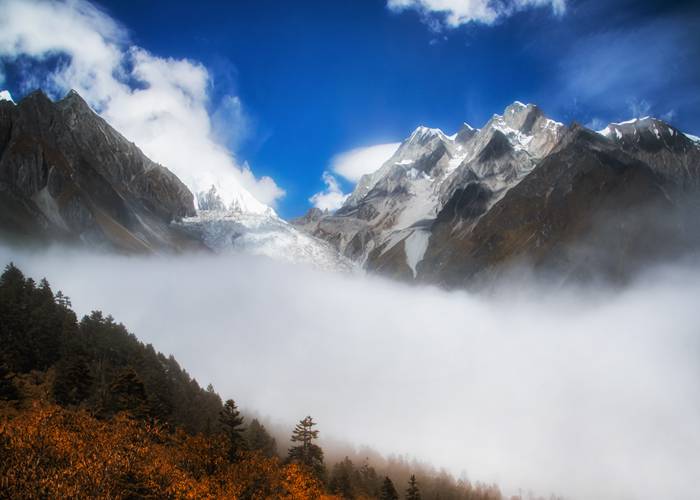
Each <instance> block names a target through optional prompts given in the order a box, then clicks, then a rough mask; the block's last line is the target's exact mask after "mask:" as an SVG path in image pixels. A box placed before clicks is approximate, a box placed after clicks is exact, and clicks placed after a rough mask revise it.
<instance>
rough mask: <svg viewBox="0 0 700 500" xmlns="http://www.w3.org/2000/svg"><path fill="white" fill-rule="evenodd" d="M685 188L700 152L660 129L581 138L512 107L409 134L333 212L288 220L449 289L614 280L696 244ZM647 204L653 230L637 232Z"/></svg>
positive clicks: (367, 258) (630, 127) (653, 125)
mask: <svg viewBox="0 0 700 500" xmlns="http://www.w3.org/2000/svg"><path fill="white" fill-rule="evenodd" d="M698 182H700V146H699V145H698V143H697V142H696V141H694V140H692V138H689V137H688V136H686V135H685V134H683V133H681V132H680V131H679V130H677V129H675V128H674V127H672V126H670V125H668V124H666V123H664V122H662V121H660V120H656V119H653V118H644V119H639V120H632V121H629V122H623V123H619V124H610V125H609V126H608V127H606V128H605V129H604V130H602V131H599V132H594V131H592V130H588V129H586V128H585V127H582V126H580V125H578V124H572V125H571V126H568V127H567V126H565V125H563V124H562V123H559V122H556V121H554V120H551V119H549V118H547V117H546V116H545V115H544V113H543V112H542V110H541V109H540V108H539V107H537V106H536V105H533V104H527V105H526V104H523V103H520V102H515V103H513V104H512V105H510V106H508V107H507V108H506V109H505V111H504V113H503V114H502V115H494V116H493V117H492V118H491V119H490V120H489V121H488V122H487V123H486V124H485V125H484V126H483V127H482V128H480V129H477V128H474V127H471V126H470V125H467V124H465V125H463V126H462V128H461V129H460V130H459V131H458V132H457V133H456V134H454V135H452V136H448V135H446V134H445V133H443V132H442V131H440V130H439V129H430V128H427V127H419V128H417V129H416V130H415V131H414V132H413V133H412V134H411V135H410V136H409V137H408V138H407V139H406V140H405V141H404V142H403V143H402V144H401V146H400V147H399V149H398V150H397V151H396V153H395V154H394V155H393V156H392V157H391V158H390V159H389V160H387V161H386V162H385V163H384V164H383V165H382V166H381V168H379V169H378V170H377V171H376V172H374V173H372V174H370V175H367V176H364V177H363V178H362V179H361V180H360V182H359V183H358V184H357V186H356V188H355V190H354V191H353V193H352V194H351V195H350V196H349V197H348V199H347V200H346V202H345V204H344V205H343V206H342V207H341V208H340V209H339V210H338V211H337V212H336V213H335V214H322V213H319V212H318V211H313V212H309V213H308V214H307V215H306V216H305V217H303V218H299V219H296V220H295V221H293V222H294V223H295V224H297V225H298V226H299V227H301V228H303V229H304V230H306V231H308V232H309V233H310V234H313V235H315V236H318V237H321V238H324V239H326V240H327V241H329V242H331V243H332V244H334V245H335V246H336V248H338V250H339V251H340V252H342V253H344V254H345V255H346V256H348V257H349V258H352V259H354V260H356V261H358V262H360V263H362V265H363V266H364V267H365V268H366V269H368V270H372V271H376V272H380V273H383V274H386V275H389V276H392V277H396V278H400V279H405V280H409V281H413V280H418V281H427V282H432V283H440V284H445V285H450V286H452V285H454V286H462V285H465V284H467V283H469V282H473V281H478V280H480V279H481V278H484V279H486V277H487V276H494V275H497V274H498V273H499V272H502V270H503V269H504V268H507V267H509V266H512V265H514V264H515V263H523V262H527V264H528V266H531V265H534V266H536V267H539V268H542V269H544V268H550V269H556V270H557V271H560V272H562V273H563V274H564V275H569V276H580V275H592V274H596V273H598V272H602V273H604V274H606V275H612V276H615V277H624V276H626V275H628V274H629V273H631V272H633V268H636V267H638V266H640V265H642V264H641V263H642V262H643V261H644V260H645V258H646V257H648V258H656V257H658V256H661V255H665V254H669V253H673V251H674V250H673V249H676V250H677V251H685V249H689V248H700V247H698V246H697V242H696V241H695V240H696V238H695V237H694V234H697V231H696V229H695V227H694V225H693V223H692V220H693V217H691V216H688V210H690V211H693V210H696V207H695V205H696V204H695V202H694V200H696V199H697V197H696V196H694V194H697V192H696V190H697V188H698V186H699V185H698ZM649 207H654V214H658V213H662V214H664V216H663V217H660V220H661V221H663V222H662V223H659V224H656V225H654V224H648V222H649V210H650V208H649ZM699 213H700V212H699ZM642 214H645V215H644V216H642ZM645 221H646V222H647V224H646V227H645ZM661 236H662V238H661V240H658V241H654V239H655V238H659V237H661ZM621 248H622V249H623V250H620V249H621ZM584 249H586V250H584ZM584 254H585V255H584Z"/></svg>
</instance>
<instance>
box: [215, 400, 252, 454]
mask: <svg viewBox="0 0 700 500" xmlns="http://www.w3.org/2000/svg"><path fill="white" fill-rule="evenodd" d="M219 423H220V424H221V430H222V431H223V433H224V435H225V436H226V439H227V440H228V459H229V461H230V462H232V463H233V462H236V461H237V460H238V458H239V456H240V452H241V451H244V450H245V449H246V441H245V437H243V433H244V431H245V429H244V428H243V417H241V412H239V411H238V408H237V407H236V403H235V402H234V401H233V399H229V400H227V401H226V403H224V407H223V408H222V409H221V412H219Z"/></svg>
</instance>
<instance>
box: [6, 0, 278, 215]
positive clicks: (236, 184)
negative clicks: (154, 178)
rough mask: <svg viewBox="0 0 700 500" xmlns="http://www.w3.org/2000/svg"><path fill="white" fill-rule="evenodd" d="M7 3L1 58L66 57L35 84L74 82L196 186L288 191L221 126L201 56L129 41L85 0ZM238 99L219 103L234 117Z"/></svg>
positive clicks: (254, 202)
mask: <svg viewBox="0 0 700 500" xmlns="http://www.w3.org/2000/svg"><path fill="white" fill-rule="evenodd" d="M1 7H2V11H3V16H2V17H1V18H0V58H3V59H5V60H9V61H12V60H17V58H20V57H24V58H26V57H29V58H32V59H35V60H38V61H47V60H49V59H50V58H51V57H54V56H56V55H64V56H67V58H68V60H67V62H66V63H65V64H59V65H58V66H57V67H55V68H54V69H53V70H51V71H50V72H48V73H47V74H45V75H41V76H38V75H36V74H29V75H27V77H28V79H29V80H30V82H31V84H36V83H39V84H40V85H41V86H42V87H44V88H45V89H46V90H48V91H49V92H50V93H51V94H53V95H54V96H57V95H60V94H62V93H64V92H65V91H67V90H68V89H70V88H74V89H76V90H77V91H78V92H79V93H80V94H81V95H82V96H83V97H84V98H85V99H86V100H87V101H88V102H89V103H90V104H91V106H93V108H95V109H96V110H97V111H98V112H99V113H100V114H101V115H102V116H103V117H104V118H105V119H106V120H107V121H108V122H110V123H111V124H112V125H113V126H114V127H115V128H116V129H117V130H119V131H120V132H121V133H122V134H124V136H126V137H127V138H129V139H130V140H133V141H134V142H135V143H136V144H137V145H138V146H139V147H141V149H143V151H144V152H145V153H146V154H147V155H148V156H149V157H150V158H152V159H153V160H154V161H157V162H159V163H161V164H163V165H165V166H167V167H168V168H169V169H171V170H172V171H173V172H174V173H175V174H177V175H178V176H179V177H180V178H181V179H182V181H183V182H185V184H187V185H188V187H190V189H192V190H193V191H194V192H199V191H205V190H208V188H209V187H210V186H211V185H212V184H214V185H216V186H217V191H218V192H219V193H220V194H221V195H222V196H223V197H224V200H225V201H226V202H227V203H236V204H238V205H239V206H242V207H245V208H247V209H249V210H253V211H265V210H267V207H266V206H265V205H266V204H269V205H273V204H274V203H275V201H276V200H277V199H279V198H280V197H281V196H283V195H284V191H283V190H282V189H281V188H279V187H278V186H277V185H276V183H275V182H274V180H273V179H271V178H269V177H263V178H261V179H257V178H256V177H255V175H254V174H253V173H252V172H251V170H250V168H248V167H247V166H246V165H240V164H239V163H238V162H237V161H236V160H235V158H234V157H233V156H232V154H231V152H230V151H229V150H228V149H227V148H226V147H225V146H224V145H223V144H222V142H221V136H220V135H218V136H217V133H215V130H214V125H213V122H212V117H211V116H210V115H209V112H208V107H209V106H210V105H211V103H210V95H209V89H210V86H211V78H210V75H209V73H208V71H207V69H206V68H205V67H204V66H203V65H202V64H200V63H198V62H197V61H191V60H187V59H174V58H162V57H158V56H155V55H153V54H151V53H149V52H148V51H146V50H144V49H142V48H139V47H135V46H131V47H130V46H129V43H128V42H129V39H128V33H127V31H126V29H125V28H124V27H123V26H121V25H119V24H118V23H117V22H116V21H114V20H113V19H112V18H110V17H109V16H108V15H106V14H105V13H104V12H102V11H100V10H99V9H97V8H95V7H94V6H93V5H91V4H90V3H88V2H86V1H84V0H69V1H66V2H50V1H41V0H34V1H20V0H2V2H1ZM236 103H238V105H239V107H240V101H237V98H236V97H235V96H227V97H225V98H224V100H223V106H224V110H223V111H222V112H221V113H222V114H226V113H228V116H229V117H230V118H232V119H235V118H236V114H235V112H232V108H231V106H233V105H235V104H236ZM227 108H228V109H227ZM214 115H216V113H214ZM222 116H223V115H222ZM231 125H232V127H234V128H235V127H240V126H241V125H240V124H236V123H233V124H231ZM217 128H219V129H220V128H221V127H220V126H219V127H217Z"/></svg>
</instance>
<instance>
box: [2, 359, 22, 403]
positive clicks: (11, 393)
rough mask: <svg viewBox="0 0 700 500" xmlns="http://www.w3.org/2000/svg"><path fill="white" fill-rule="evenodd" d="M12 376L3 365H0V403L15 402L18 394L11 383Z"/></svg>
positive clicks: (12, 382)
mask: <svg viewBox="0 0 700 500" xmlns="http://www.w3.org/2000/svg"><path fill="white" fill-rule="evenodd" d="M13 379H14V374H13V373H12V372H11V371H10V370H8V369H7V365H6V364H5V363H0V401H16V400H18V399H19V397H20V394H19V391H18V390H17V387H16V386H15V383H14V381H13Z"/></svg>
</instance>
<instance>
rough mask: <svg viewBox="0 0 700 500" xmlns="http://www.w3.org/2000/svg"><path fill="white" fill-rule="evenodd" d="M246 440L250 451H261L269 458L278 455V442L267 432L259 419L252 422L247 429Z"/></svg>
mask: <svg viewBox="0 0 700 500" xmlns="http://www.w3.org/2000/svg"><path fill="white" fill-rule="evenodd" d="M245 438H246V442H247V443H248V449H249V450H250V451H259V452H260V453H262V454H263V455H264V456H266V457H269V458H272V457H274V456H276V455H277V441H275V438H273V437H272V436H271V435H270V433H269V432H267V429H265V426H264V425H262V424H261V423H260V422H258V419H257V418H254V419H253V420H251V422H250V425H249V426H248V428H247V429H246V433H245Z"/></svg>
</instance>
